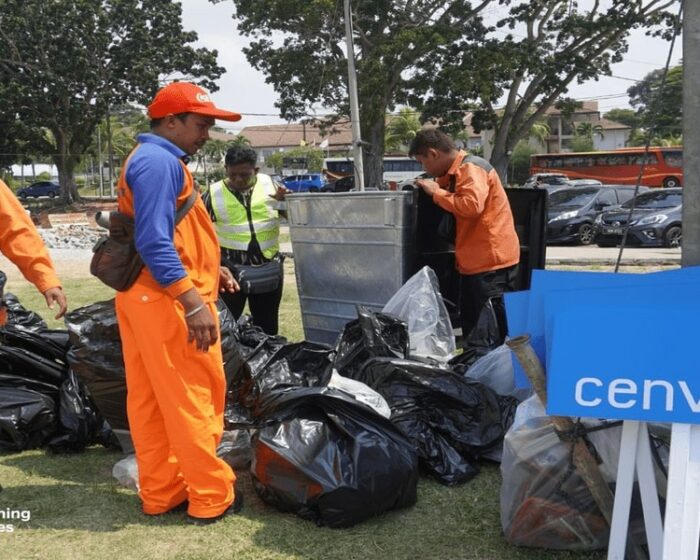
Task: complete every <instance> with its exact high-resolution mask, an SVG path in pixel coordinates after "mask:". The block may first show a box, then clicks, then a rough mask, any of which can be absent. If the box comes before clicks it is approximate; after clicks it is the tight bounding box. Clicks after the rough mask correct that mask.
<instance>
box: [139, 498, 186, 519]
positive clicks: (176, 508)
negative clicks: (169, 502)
mask: <svg viewBox="0 0 700 560" xmlns="http://www.w3.org/2000/svg"><path fill="white" fill-rule="evenodd" d="M189 505H190V502H189V500H185V501H184V502H182V503H179V504H177V505H176V506H173V507H171V508H170V509H169V510H166V511H163V512H161V513H147V514H146V515H148V516H149V517H160V516H161V515H170V514H171V513H182V512H183V511H187V508H188V507H189Z"/></svg>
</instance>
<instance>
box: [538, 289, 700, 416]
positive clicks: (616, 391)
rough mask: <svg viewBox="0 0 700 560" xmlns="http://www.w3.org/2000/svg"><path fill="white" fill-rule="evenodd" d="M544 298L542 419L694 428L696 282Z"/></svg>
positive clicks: (699, 386) (699, 312)
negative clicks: (546, 336) (589, 419)
mask: <svg viewBox="0 0 700 560" xmlns="http://www.w3.org/2000/svg"><path fill="white" fill-rule="evenodd" d="M545 299H546V301H545V308H546V310H547V311H546V313H545V315H546V318H545V322H546V323H548V324H549V326H548V328H549V329H550V332H551V341H550V343H551V344H549V346H550V347H549V367H548V370H547V382H548V383H547V386H548V387H547V392H548V403H547V404H548V405H547V412H548V413H549V414H555V415H564V416H584V417H596V418H609V419H622V420H641V421H656V422H680V423H692V424H695V423H700V356H697V355H696V354H695V347H696V345H698V343H697V339H698V333H699V332H700V291H699V290H697V286H696V285H695V286H694V285H693V284H692V283H685V284H672V285H669V286H663V285H658V286H653V287H652V286H648V287H637V288H629V289H626V290H613V289H610V290H582V291H577V292H576V297H575V298H571V297H569V298H567V297H566V296H565V295H563V294H559V295H555V294H552V295H551V296H548V297H546V298H545Z"/></svg>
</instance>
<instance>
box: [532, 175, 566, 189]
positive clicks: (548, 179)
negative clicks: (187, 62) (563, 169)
mask: <svg viewBox="0 0 700 560" xmlns="http://www.w3.org/2000/svg"><path fill="white" fill-rule="evenodd" d="M568 180H569V178H568V177H567V176H566V175H564V174H563V173H537V174H536V175H530V177H528V179H527V181H525V183H523V187H542V186H544V185H562V186H564V187H565V186H566V184H567V181H568Z"/></svg>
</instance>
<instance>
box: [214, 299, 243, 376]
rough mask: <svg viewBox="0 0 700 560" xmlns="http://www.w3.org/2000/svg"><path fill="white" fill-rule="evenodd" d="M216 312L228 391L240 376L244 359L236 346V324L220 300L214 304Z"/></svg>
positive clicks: (237, 345) (239, 348)
mask: <svg viewBox="0 0 700 560" xmlns="http://www.w3.org/2000/svg"><path fill="white" fill-rule="evenodd" d="M216 310H217V313H218V316H219V332H220V333H221V354H222V356H223V360H224V373H225V374H226V387H227V388H229V389H230V388H231V387H232V384H233V381H234V379H236V378H237V377H238V376H239V375H240V373H239V372H240V369H241V368H242V367H243V366H244V364H245V359H244V358H243V353H242V352H241V347H240V346H239V344H238V324H237V323H236V319H234V317H233V314H232V313H231V312H230V311H229V309H228V307H226V304H225V303H224V300H222V299H221V298H219V299H218V301H217V302H216Z"/></svg>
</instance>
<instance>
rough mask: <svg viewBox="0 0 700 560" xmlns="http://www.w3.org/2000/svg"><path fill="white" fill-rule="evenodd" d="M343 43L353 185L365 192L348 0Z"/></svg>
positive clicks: (353, 48) (348, 1) (348, 2)
mask: <svg viewBox="0 0 700 560" xmlns="http://www.w3.org/2000/svg"><path fill="white" fill-rule="evenodd" d="M345 41H346V44H347V51H348V93H349V94H350V127H351V129H352V149H353V160H354V162H355V185H356V186H357V190H358V191H364V190H365V168H364V164H363V163H362V139H361V133H360V106H359V103H358V101H357V74H356V73H355V47H354V44H353V41H352V13H351V11H350V0H345Z"/></svg>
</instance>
